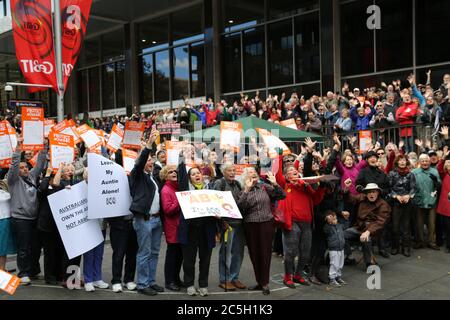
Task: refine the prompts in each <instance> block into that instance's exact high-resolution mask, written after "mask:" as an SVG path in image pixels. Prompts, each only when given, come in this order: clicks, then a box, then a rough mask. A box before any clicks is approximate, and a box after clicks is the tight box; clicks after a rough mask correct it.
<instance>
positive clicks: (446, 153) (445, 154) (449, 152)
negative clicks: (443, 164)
mask: <svg viewBox="0 0 450 320" xmlns="http://www.w3.org/2000/svg"><path fill="white" fill-rule="evenodd" d="M443 152H444V153H443V157H444V159H445V158H447V157H448V156H449V155H450V150H449V149H448V146H445V147H444V149H443Z"/></svg>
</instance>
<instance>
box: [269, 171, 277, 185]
mask: <svg viewBox="0 0 450 320" xmlns="http://www.w3.org/2000/svg"><path fill="white" fill-rule="evenodd" d="M267 180H269V182H270V183H271V184H273V185H276V184H277V179H276V178H275V176H274V175H273V173H272V172H270V171H269V172H267Z"/></svg>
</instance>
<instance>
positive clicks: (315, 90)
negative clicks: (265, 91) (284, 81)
mask: <svg viewBox="0 0 450 320" xmlns="http://www.w3.org/2000/svg"><path fill="white" fill-rule="evenodd" d="M283 93H285V94H286V101H289V99H290V98H291V95H292V94H293V93H297V95H298V97H299V98H300V97H301V96H304V97H305V99H309V98H311V97H312V96H314V95H320V83H313V84H308V85H303V86H302V85H300V86H299V85H297V86H289V87H284V88H278V89H271V90H269V94H271V95H272V96H275V95H277V96H278V100H279V99H281V95H282V94H283Z"/></svg>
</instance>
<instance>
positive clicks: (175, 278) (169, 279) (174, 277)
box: [164, 243, 183, 285]
mask: <svg viewBox="0 0 450 320" xmlns="http://www.w3.org/2000/svg"><path fill="white" fill-rule="evenodd" d="M182 264H183V252H182V250H181V244H179V243H168V244H167V249H166V261H165V262H164V279H165V282H166V285H169V284H171V283H179V282H181V281H180V271H181V265H182Z"/></svg>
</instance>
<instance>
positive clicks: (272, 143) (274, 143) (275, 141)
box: [256, 128, 291, 159]
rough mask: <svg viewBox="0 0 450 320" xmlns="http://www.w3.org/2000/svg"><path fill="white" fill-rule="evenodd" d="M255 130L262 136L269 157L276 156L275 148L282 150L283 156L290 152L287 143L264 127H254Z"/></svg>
mask: <svg viewBox="0 0 450 320" xmlns="http://www.w3.org/2000/svg"><path fill="white" fill-rule="evenodd" d="M256 131H257V132H258V133H259V135H260V136H261V137H262V139H263V141H264V144H265V145H266V147H267V149H269V157H270V158H272V159H274V158H276V157H278V153H277V148H280V149H282V150H283V156H286V155H288V154H291V150H290V149H289V148H288V147H287V145H286V144H285V143H284V142H283V141H281V140H280V139H279V138H278V137H276V136H274V135H273V134H272V133H270V132H269V131H267V130H266V129H261V128H256Z"/></svg>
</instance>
